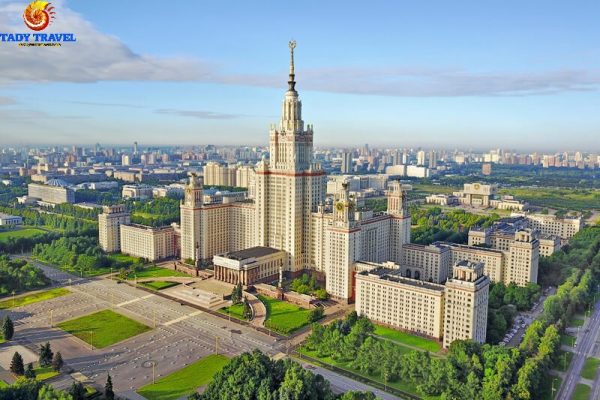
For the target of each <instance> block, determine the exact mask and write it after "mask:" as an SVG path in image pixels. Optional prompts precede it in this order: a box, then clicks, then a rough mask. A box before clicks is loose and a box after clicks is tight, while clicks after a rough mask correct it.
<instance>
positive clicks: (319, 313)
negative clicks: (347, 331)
mask: <svg viewBox="0 0 600 400" xmlns="http://www.w3.org/2000/svg"><path fill="white" fill-rule="evenodd" d="M324 315H325V309H324V308H323V307H321V306H319V307H315V308H313V309H312V310H310V314H309V315H308V320H309V321H310V322H317V321H318V320H320V319H321V318H323V316H324Z"/></svg>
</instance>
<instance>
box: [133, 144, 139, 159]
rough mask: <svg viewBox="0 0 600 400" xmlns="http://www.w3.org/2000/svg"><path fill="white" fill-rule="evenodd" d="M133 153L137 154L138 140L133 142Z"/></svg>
mask: <svg viewBox="0 0 600 400" xmlns="http://www.w3.org/2000/svg"><path fill="white" fill-rule="evenodd" d="M133 155H135V156H137V155H138V142H133Z"/></svg>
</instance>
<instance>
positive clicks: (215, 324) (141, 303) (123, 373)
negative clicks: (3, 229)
mask: <svg viewBox="0 0 600 400" xmlns="http://www.w3.org/2000/svg"><path fill="white" fill-rule="evenodd" d="M29 261H30V262H32V263H34V264H36V265H37V266H38V267H40V268H41V269H42V270H43V271H44V273H45V274H46V275H47V276H48V277H50V278H51V279H52V280H54V281H55V282H57V286H65V287H67V288H68V289H69V290H70V291H71V292H72V294H69V295H67V296H63V297H57V298H54V299H51V300H47V301H43V302H39V303H34V304H30V305H27V306H23V307H18V308H16V309H14V310H10V311H8V312H9V313H10V315H11V318H12V319H13V320H14V321H15V330H16V334H15V341H16V342H17V343H18V344H22V345H24V346H26V347H29V348H31V349H32V350H37V349H39V346H40V345H41V344H43V343H45V342H46V341H50V343H51V345H52V349H53V350H54V351H55V352H56V351H60V352H61V354H62V355H63V358H64V359H65V362H66V364H67V366H68V367H70V368H72V369H73V370H75V371H79V372H81V373H83V374H84V375H86V376H87V377H89V378H90V379H91V380H93V381H95V382H96V383H97V384H98V385H100V386H103V385H104V382H105V380H106V376H107V373H110V375H111V377H112V379H113V385H114V388H115V391H116V392H117V393H118V394H120V395H121V396H125V395H127V393H128V392H129V393H131V391H132V390H134V389H137V388H139V387H141V386H143V385H145V384H148V383H150V382H151V381H152V368H151V363H150V362H154V363H155V364H156V368H155V371H156V378H157V379H158V378H160V377H161V376H165V375H168V374H170V373H172V372H174V371H176V370H179V369H181V368H183V367H184V366H186V365H188V364H189V363H192V362H194V361H196V360H198V359H200V358H202V357H205V356H207V355H209V354H212V353H214V352H215V351H216V350H218V351H219V353H221V354H226V355H228V356H235V355H238V354H241V353H243V352H247V351H251V350H253V349H256V348H257V349H260V350H261V351H263V352H264V353H266V354H269V355H271V356H273V355H275V354H277V353H280V352H285V350H286V348H287V343H286V341H278V340H276V339H275V338H273V337H271V336H268V335H266V334H263V333H261V332H258V331H256V330H254V329H253V328H251V327H246V326H241V325H239V324H236V323H235V322H229V321H228V320H226V319H224V318H219V317H216V316H214V315H211V314H208V313H206V312H203V311H200V310H198V309H196V308H192V307H188V306H182V305H180V304H179V303H178V302H175V301H172V300H169V299H165V298H163V297H160V296H157V295H155V294H151V293H148V292H147V291H144V290H140V289H137V288H134V287H131V286H129V285H127V284H118V283H117V281H113V280H110V279H105V278H80V277H77V276H74V275H71V274H68V273H65V272H63V271H60V270H58V269H55V268H53V267H49V266H47V265H44V264H40V263H38V262H35V261H33V260H29ZM108 308H111V309H113V310H115V311H117V312H119V313H121V314H123V315H126V316H128V317H130V318H132V319H134V320H137V321H139V322H142V323H144V324H146V325H148V326H150V327H153V328H154V329H152V330H151V331H149V332H146V333H143V334H141V335H137V336H135V337H133V338H130V339H128V340H125V341H123V342H120V343H116V344H114V345H112V346H108V347H106V348H104V349H92V348H91V347H90V346H89V345H88V344H87V343H85V342H83V341H81V340H80V339H78V338H76V337H74V336H72V335H69V334H66V333H65V332H64V331H62V330H61V329H58V328H56V327H55V326H56V324H57V323H60V322H62V321H66V320H69V319H73V318H77V317H79V316H83V315H87V314H90V313H93V312H96V311H100V310H103V309H108ZM6 312H7V311H0V317H3V315H4V314H5V313H6ZM51 323H52V326H53V327H51V326H50V324H51ZM148 367H150V368H148ZM319 372H320V371H319ZM323 374H324V375H325V377H326V378H327V379H328V380H330V381H331V383H332V386H333V387H334V389H336V392H337V391H347V390H363V391H373V392H376V393H377V394H378V395H380V393H381V392H380V391H378V390H377V389H375V388H372V387H370V386H368V385H365V384H363V383H360V382H355V381H352V380H350V379H348V378H346V377H344V376H341V375H339V374H335V373H333V372H331V371H326V370H324V371H323ZM70 384H71V378H70V377H68V376H64V377H63V379H61V380H59V381H58V382H54V383H53V385H54V386H56V387H58V388H61V389H65V388H67V387H68V386H69V385H70ZM381 397H382V398H384V399H386V400H393V399H397V397H394V396H390V395H384V396H381Z"/></svg>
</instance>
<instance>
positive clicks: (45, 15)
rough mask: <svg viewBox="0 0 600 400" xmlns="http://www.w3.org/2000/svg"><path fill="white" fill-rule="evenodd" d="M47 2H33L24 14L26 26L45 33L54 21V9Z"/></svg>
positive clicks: (36, 0)
mask: <svg viewBox="0 0 600 400" xmlns="http://www.w3.org/2000/svg"><path fill="white" fill-rule="evenodd" d="M50 4H51V3H49V2H47V1H40V0H35V1H32V2H31V3H30V4H29V5H28V6H27V8H26V9H25V11H24V12H23V21H25V25H27V27H28V28H29V29H31V30H34V31H43V30H44V29H46V27H47V26H48V25H49V24H50V22H52V20H54V14H55V12H54V11H52V10H54V7H48V6H49V5H50Z"/></svg>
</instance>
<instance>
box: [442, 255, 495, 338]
mask: <svg viewBox="0 0 600 400" xmlns="http://www.w3.org/2000/svg"><path fill="white" fill-rule="evenodd" d="M445 286H446V297H445V303H444V341H443V345H444V347H445V348H447V347H448V346H450V344H451V343H452V342H453V341H455V340H467V339H470V340H474V341H476V342H478V343H485V336H486V330H487V313H488V299H489V286H490V280H489V278H488V277H487V276H485V275H484V273H483V264H482V263H473V262H470V261H461V262H459V263H457V264H456V265H455V266H454V268H453V270H452V277H451V278H450V279H448V281H447V282H446V285H445Z"/></svg>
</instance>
